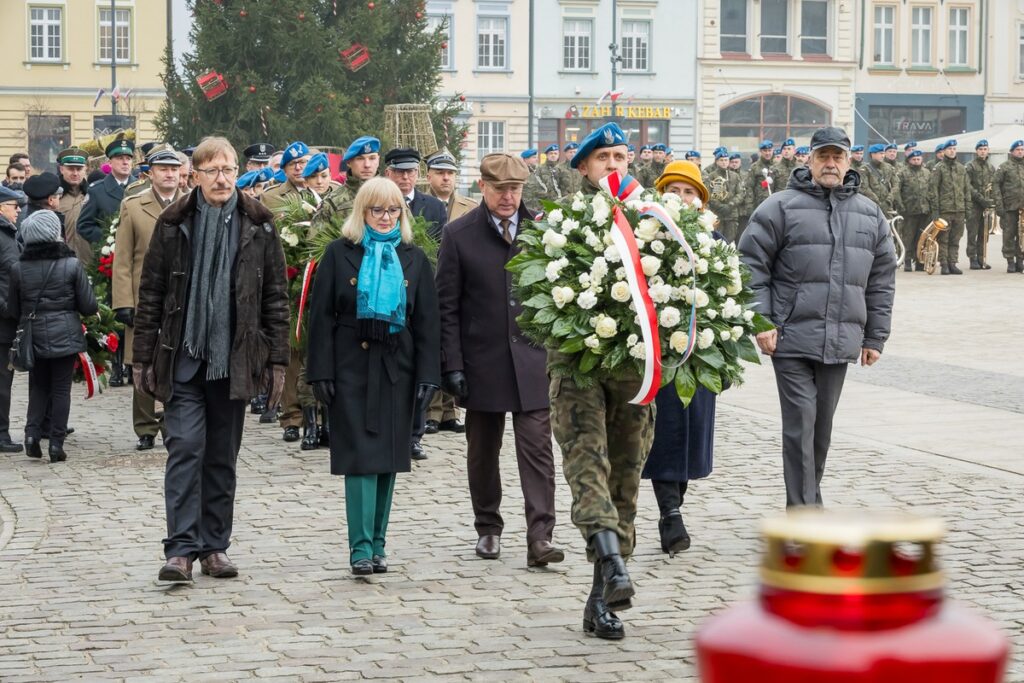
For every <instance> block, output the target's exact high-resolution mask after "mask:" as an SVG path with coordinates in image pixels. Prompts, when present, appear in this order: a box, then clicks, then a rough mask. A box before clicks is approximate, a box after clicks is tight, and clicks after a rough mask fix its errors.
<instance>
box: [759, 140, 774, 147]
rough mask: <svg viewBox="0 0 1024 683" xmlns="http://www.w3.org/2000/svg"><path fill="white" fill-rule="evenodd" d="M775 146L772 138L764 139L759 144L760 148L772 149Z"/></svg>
mask: <svg viewBox="0 0 1024 683" xmlns="http://www.w3.org/2000/svg"><path fill="white" fill-rule="evenodd" d="M773 147H775V143H774V142H772V141H771V140H762V141H761V144H760V145H758V146H757V148H758V149H772V148H773Z"/></svg>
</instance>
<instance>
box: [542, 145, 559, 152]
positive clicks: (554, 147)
mask: <svg viewBox="0 0 1024 683" xmlns="http://www.w3.org/2000/svg"><path fill="white" fill-rule="evenodd" d="M557 151H558V145H548V146H547V147H545V148H544V153H545V154H547V153H548V152H557Z"/></svg>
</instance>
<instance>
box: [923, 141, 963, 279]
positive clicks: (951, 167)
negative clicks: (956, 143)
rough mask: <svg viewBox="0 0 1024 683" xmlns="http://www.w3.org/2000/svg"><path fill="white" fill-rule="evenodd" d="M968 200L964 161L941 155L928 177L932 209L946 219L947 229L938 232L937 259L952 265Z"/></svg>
mask: <svg viewBox="0 0 1024 683" xmlns="http://www.w3.org/2000/svg"><path fill="white" fill-rule="evenodd" d="M970 201H971V184H970V182H968V180H967V169H965V168H964V165H963V164H961V163H960V162H959V161H957V160H956V159H943V160H942V163H940V164H935V169H934V170H933V171H932V177H931V204H932V211H933V212H934V213H936V214H938V215H939V216H941V217H942V218H943V219H945V221H946V222H947V223H949V229H948V230H943V231H942V232H940V233H939V262H940V263H942V264H943V265H947V266H948V265H950V264H952V265H954V266H955V265H956V262H957V259H958V258H959V257H960V238H961V237H963V236H964V221H965V220H966V219H967V205H968V204H970Z"/></svg>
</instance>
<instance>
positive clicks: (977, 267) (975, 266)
mask: <svg viewBox="0 0 1024 683" xmlns="http://www.w3.org/2000/svg"><path fill="white" fill-rule="evenodd" d="M971 270H981V261H979V260H978V259H976V258H972V259H971Z"/></svg>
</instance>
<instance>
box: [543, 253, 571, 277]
mask: <svg viewBox="0 0 1024 683" xmlns="http://www.w3.org/2000/svg"><path fill="white" fill-rule="evenodd" d="M567 265H569V260H568V259H565V258H560V259H558V260H556V261H551V262H549V263H548V265H547V266H545V268H544V275H546V276H547V278H548V282H554V281H555V280H557V279H558V276H559V275H561V274H562V268H565V267H566V266H567Z"/></svg>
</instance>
